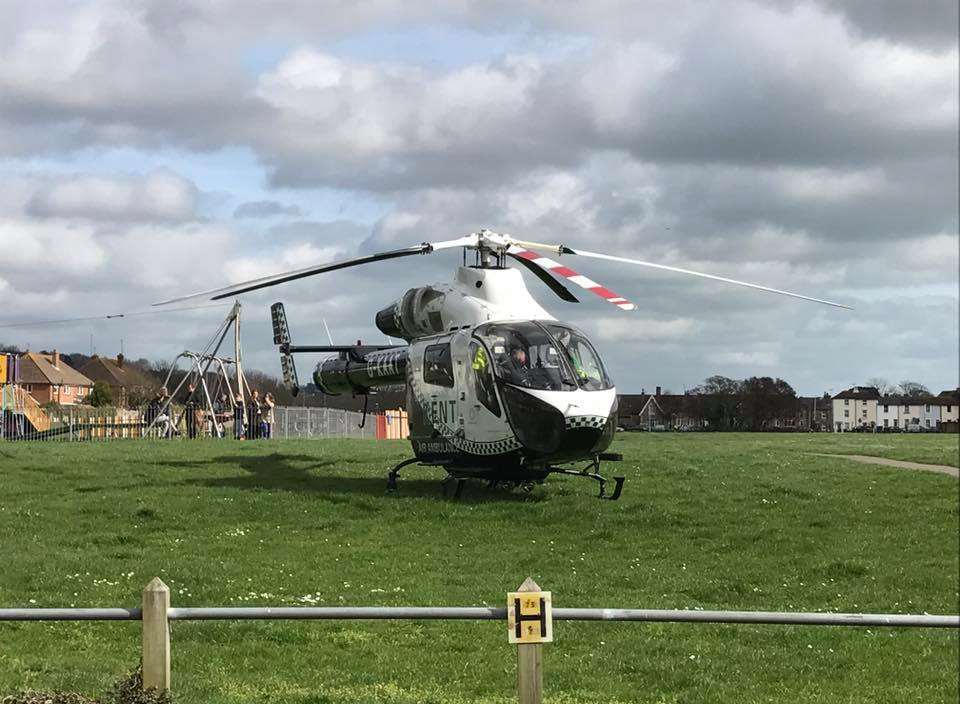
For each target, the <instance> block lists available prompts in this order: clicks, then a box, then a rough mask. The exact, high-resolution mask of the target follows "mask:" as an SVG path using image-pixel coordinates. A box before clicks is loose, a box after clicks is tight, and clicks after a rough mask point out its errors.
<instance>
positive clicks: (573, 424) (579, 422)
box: [566, 416, 607, 429]
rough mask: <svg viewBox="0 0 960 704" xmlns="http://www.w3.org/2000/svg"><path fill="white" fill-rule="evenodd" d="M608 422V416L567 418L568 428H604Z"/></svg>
mask: <svg viewBox="0 0 960 704" xmlns="http://www.w3.org/2000/svg"><path fill="white" fill-rule="evenodd" d="M606 422H607V416H569V417H567V418H566V423H567V428H598V429H599V428H602V427H603V426H604V424H605V423H606Z"/></svg>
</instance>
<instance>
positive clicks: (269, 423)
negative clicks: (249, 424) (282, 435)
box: [262, 393, 277, 440]
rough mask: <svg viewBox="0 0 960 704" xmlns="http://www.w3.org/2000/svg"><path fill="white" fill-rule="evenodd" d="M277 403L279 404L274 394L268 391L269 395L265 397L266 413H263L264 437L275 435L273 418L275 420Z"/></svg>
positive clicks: (268, 437)
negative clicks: (274, 411)
mask: <svg viewBox="0 0 960 704" xmlns="http://www.w3.org/2000/svg"><path fill="white" fill-rule="evenodd" d="M276 405H277V404H276V402H275V401H274V400H273V394H271V393H267V395H266V396H264V397H263V407H264V413H263V424H262V430H263V433H262V434H263V437H264V438H266V439H267V440H269V439H270V438H271V437H273V420H274V417H273V409H274V407H276Z"/></svg>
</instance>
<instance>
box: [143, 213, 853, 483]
mask: <svg viewBox="0 0 960 704" xmlns="http://www.w3.org/2000/svg"><path fill="white" fill-rule="evenodd" d="M456 248H462V249H463V262H462V265H461V266H460V267H458V268H457V271H456V274H455V275H454V279H453V281H452V282H449V283H437V284H432V285H428V286H421V287H418V288H412V289H410V290H408V291H407V292H406V293H405V294H404V295H403V297H402V298H400V299H399V300H397V301H396V302H394V303H392V304H391V305H389V306H387V307H386V308H384V309H382V310H381V311H380V312H379V313H377V315H376V326H377V328H378V329H379V330H380V331H381V332H382V333H384V334H385V335H387V336H389V337H391V338H399V339H402V340H404V341H406V343H407V344H405V345H396V346H380V345H360V344H359V343H358V344H357V345H353V346H337V345H294V344H292V342H291V337H290V330H289V326H288V324H287V319H286V313H285V311H284V307H283V304H282V303H276V304H274V305H273V306H272V308H271V313H272V319H273V329H274V343H275V344H276V345H278V347H279V350H280V361H281V368H282V371H283V377H284V381H285V383H286V384H287V385H288V386H289V387H290V389H291V390H292V391H293V392H294V393H296V392H297V391H298V389H299V381H298V378H297V372H296V366H295V364H294V361H293V355H294V354H297V353H336V355H337V356H336V357H331V358H328V359H326V360H324V361H322V362H321V363H320V364H318V365H317V368H316V370H315V372H314V374H313V380H314V382H315V384H316V385H317V387H318V388H319V389H320V390H321V391H322V392H323V393H326V394H331V395H337V394H341V393H353V394H362V395H365V396H366V395H368V394H370V393H371V392H375V391H376V390H377V389H382V388H385V387H395V386H397V385H404V386H405V387H406V395H407V411H408V414H409V421H410V423H409V424H410V442H411V444H412V446H413V454H414V457H413V458H411V459H408V460H405V461H403V462H401V463H400V464H398V465H397V466H395V467H393V469H391V470H390V472H389V475H388V480H387V487H388V489H389V490H396V488H397V478H398V476H399V473H400V470H401V469H402V468H403V467H405V466H407V465H410V464H414V463H416V464H419V465H422V466H433V467H441V468H443V469H444V470H445V471H446V472H447V478H446V479H445V482H444V487H445V490H446V484H447V482H448V481H450V480H453V481H455V482H456V488H455V490H454V491H455V496H459V495H460V492H461V491H462V489H463V485H464V480H465V479H468V478H477V479H484V480H487V481H488V482H490V484H491V485H496V484H497V483H499V482H505V483H509V484H512V485H514V486H516V487H521V488H523V489H525V490H529V489H530V488H532V487H533V486H534V485H535V484H537V483H542V482H543V481H544V480H545V479H546V478H547V476H549V475H550V474H568V475H574V476H579V477H585V478H589V479H592V480H594V481H596V482H598V484H599V496H600V498H607V499H611V500H616V499H617V498H619V496H620V493H621V491H622V488H623V482H624V478H623V477H621V476H616V477H614V482H615V486H614V489H613V491H612V492H611V493H610V494H607V491H606V483H607V479H606V478H604V477H603V476H602V475H601V474H600V465H601V462H603V461H617V460H620V459H622V457H621V456H620V455H619V454H614V453H608V452H607V449H608V448H609V446H610V444H611V442H612V441H613V437H614V433H615V431H616V425H617V391H616V388H615V386H614V383H613V380H612V379H611V378H610V375H609V374H608V372H607V370H606V368H605V367H604V364H603V361H602V360H601V358H600V355H599V353H598V352H597V350H596V348H595V347H594V345H593V344H592V343H591V342H590V340H589V339H588V338H587V336H586V335H585V334H584V333H583V332H582V331H580V330H578V329H577V328H575V327H573V326H572V325H568V324H566V323H563V322H560V321H558V320H557V319H556V318H554V317H553V316H552V315H550V313H548V312H547V311H546V310H545V309H544V308H543V307H541V306H540V304H538V303H537V302H536V300H534V298H533V296H531V295H530V293H529V292H528V290H527V287H526V285H525V284H524V280H523V277H522V275H521V272H520V270H519V269H516V268H510V267H508V266H507V263H508V261H513V262H516V263H517V264H519V265H521V266H523V267H525V268H526V269H527V270H529V271H530V272H531V273H533V274H534V275H535V276H536V277H537V278H539V279H540V280H541V281H542V282H543V283H544V284H546V285H547V286H548V287H549V288H550V289H551V290H552V291H553V292H554V293H555V294H556V295H557V296H559V297H560V298H561V299H563V300H565V301H569V302H574V303H576V302H578V299H577V298H576V297H575V296H574V295H573V294H572V293H571V292H570V290H569V289H568V288H567V287H566V286H565V285H564V284H563V283H561V281H560V280H559V279H564V280H566V281H567V282H569V283H570V284H573V285H575V286H578V287H580V288H582V289H584V290H586V291H589V292H590V293H593V294H595V295H597V296H599V297H600V298H602V299H604V300H605V301H607V302H608V303H610V304H612V305H614V306H616V307H618V308H620V309H621V310H624V311H630V310H633V309H634V308H635V306H634V304H633V303H631V302H630V301H629V300H627V299H626V298H624V297H622V296H620V295H618V294H616V293H614V292H612V291H610V290H609V289H607V288H605V287H604V286H601V285H600V284H598V283H596V282H594V281H592V280H591V279H588V278H587V277H586V276H582V275H581V274H578V273H577V272H576V271H574V270H573V269H570V268H569V267H567V266H564V265H561V264H560V263H559V262H558V261H556V260H555V259H551V258H550V257H547V256H543V255H541V254H538V253H536V252H534V251H533V250H542V251H548V252H550V253H555V254H556V255H557V256H558V257H560V256H565V255H566V256H579V257H588V258H594V259H603V260H607V261H614V262H620V263H626V264H633V265H638V266H644V267H648V268H651V267H652V268H655V269H661V270H666V271H672V272H677V273H682V274H688V275H692V276H698V277H701V278H707V279H713V280H715V281H721V282H725V283H729V284H736V285H739V286H747V287H750V288H754V289H758V290H761V291H767V292H771V293H777V294H782V295H786V296H792V297H794V298H801V299H804V300H807V301H813V302H816V303H822V304H825V305H830V306H836V307H839V308H849V306H845V305H843V304H840V303H833V302H831V301H825V300H822V299H818V298H811V297H809V296H803V295H800V294H797V293H791V292H789V291H782V290H779V289H774V288H769V287H767V286H760V285H758V284H751V283H746V282H743V281H736V280H734V279H728V278H724V277H721V276H714V275H712V274H704V273H701V272H696V271H690V270H688V269H680V268H677V267H671V266H666V265H663V264H655V263H652V262H645V261H641V260H637V259H628V258H626V257H619V256H613V255H609V254H601V253H596V252H588V251H585V250H582V249H574V248H571V247H567V246H565V245H552V244H542V243H536V242H526V241H522V240H518V239H515V238H513V237H512V236H510V235H504V234H498V233H495V232H491V231H490V230H481V231H479V232H476V233H473V234H469V235H467V236H465V237H461V238H459V239H454V240H448V241H443V242H424V243H422V244H419V245H414V246H412V247H407V248H404V249H397V250H392V251H388V252H381V253H378V254H370V255H367V256H362V257H357V258H354V259H348V260H344V261H339V262H334V263H330V264H322V265H318V266H313V267H308V268H305V269H298V270H295V271H289V272H285V273H280V274H275V275H273V276H267V277H264V278H260V279H255V280H252V281H246V282H243V283H238V284H233V285H231V286H228V287H225V288H220V289H215V290H211V291H205V292H203V293H199V294H191V295H189V296H184V297H181V298H175V299H171V300H169V301H164V302H163V303H158V304H157V305H165V304H168V303H174V302H178V301H182V300H185V299H188V298H195V297H197V296H209V297H210V298H211V299H212V300H220V299H224V298H229V297H233V296H236V295H239V294H242V293H247V292H250V291H256V290H258V289H262V288H267V287H270V286H276V285H278V284H282V283H286V282H289V281H294V280H297V279H302V278H305V277H308V276H314V275H317V274H322V273H325V272H330V271H336V270H339V269H346V268H348V267H353V266H359V265H362V264H372V263H374V262H378V261H383V260H387V259H398V258H401V257H410V256H417V255H426V254H431V253H434V252H439V251H443V250H448V249H456ZM471 253H472V263H471V264H468V258H469V257H470V255H471ZM578 464H579V465H580V468H579V469H575V468H571V467H569V465H578ZM562 465H568V466H566V467H565V466H562Z"/></svg>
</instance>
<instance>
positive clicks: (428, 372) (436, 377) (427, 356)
mask: <svg viewBox="0 0 960 704" xmlns="http://www.w3.org/2000/svg"><path fill="white" fill-rule="evenodd" d="M453 368H454V364H453V356H452V351H451V349H450V342H449V341H447V342H436V343H433V344H428V345H427V346H426V347H425V348H424V350H423V387H422V388H423V402H424V403H425V405H426V409H425V410H426V411H427V416H428V417H429V419H430V421H431V425H432V426H433V429H434V430H435V431H436V432H437V433H438V434H439V435H441V436H442V437H450V436H451V435H453V434H454V433H455V432H456V431H457V427H458V426H459V417H458V413H457V405H458V404H457V400H458V399H457V389H456V383H455V379H454V370H453Z"/></svg>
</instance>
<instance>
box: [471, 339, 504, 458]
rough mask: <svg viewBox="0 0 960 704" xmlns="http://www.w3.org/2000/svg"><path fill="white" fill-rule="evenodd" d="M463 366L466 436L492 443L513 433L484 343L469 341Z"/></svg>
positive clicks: (477, 440) (476, 440)
mask: <svg viewBox="0 0 960 704" xmlns="http://www.w3.org/2000/svg"><path fill="white" fill-rule="evenodd" d="M467 353H468V354H467V363H466V364H465V365H464V366H465V372H466V374H465V382H466V383H465V384H464V389H463V393H464V397H465V398H464V402H463V403H464V406H465V411H466V424H465V426H464V431H465V435H466V437H467V438H468V439H470V440H473V441H475V442H493V441H499V440H503V439H504V438H506V437H508V436H512V432H511V430H510V427H509V425H508V424H507V421H506V416H505V414H504V412H503V408H502V407H501V406H500V401H499V399H498V398H497V387H496V384H495V383H494V379H493V364H492V360H491V358H490V353H489V352H488V351H487V348H486V347H484V345H483V343H481V342H480V341H478V340H471V341H470V345H469V347H468V348H467Z"/></svg>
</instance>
